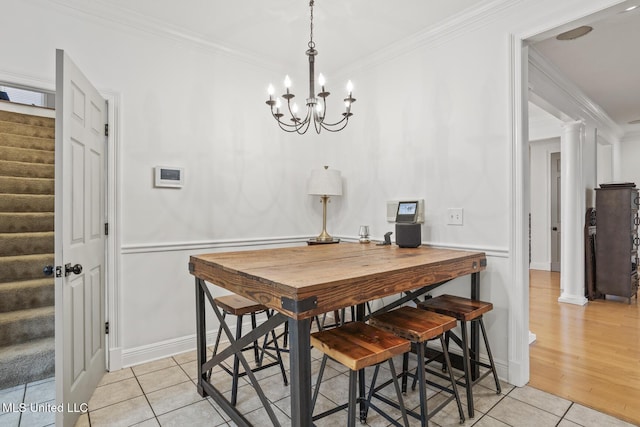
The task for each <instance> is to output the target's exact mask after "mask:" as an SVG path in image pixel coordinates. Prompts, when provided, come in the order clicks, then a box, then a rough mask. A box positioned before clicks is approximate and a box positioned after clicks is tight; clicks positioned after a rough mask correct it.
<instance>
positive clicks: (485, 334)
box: [479, 317, 502, 394]
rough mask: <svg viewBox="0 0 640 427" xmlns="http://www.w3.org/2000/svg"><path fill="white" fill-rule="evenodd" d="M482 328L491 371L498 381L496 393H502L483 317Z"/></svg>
mask: <svg viewBox="0 0 640 427" xmlns="http://www.w3.org/2000/svg"><path fill="white" fill-rule="evenodd" d="M479 322H480V329H481V330H482V338H483V339H484V346H485V348H486V349H487V356H488V357H489V364H490V365H491V372H493V379H494V381H495V382H496V394H500V393H502V388H501V387H500V380H498V373H497V372H496V364H495V363H493V355H491V347H489V339H488V338H487V331H486V329H485V328H484V322H483V321H482V317H481V318H480V320H479Z"/></svg>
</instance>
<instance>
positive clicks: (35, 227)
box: [0, 212, 54, 233]
mask: <svg viewBox="0 0 640 427" xmlns="http://www.w3.org/2000/svg"><path fill="white" fill-rule="evenodd" d="M53 224H54V214H53V212H0V233H28V232H32V231H33V232H37V231H53V229H54V225H53Z"/></svg>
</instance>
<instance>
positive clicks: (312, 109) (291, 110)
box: [267, 0, 356, 135]
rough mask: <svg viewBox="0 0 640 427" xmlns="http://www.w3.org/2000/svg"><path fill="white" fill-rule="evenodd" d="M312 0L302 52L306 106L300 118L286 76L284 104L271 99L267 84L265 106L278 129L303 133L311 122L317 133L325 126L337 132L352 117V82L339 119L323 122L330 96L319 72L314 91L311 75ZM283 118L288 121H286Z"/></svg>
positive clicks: (312, 44) (313, 45)
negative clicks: (317, 88) (305, 64)
mask: <svg viewBox="0 0 640 427" xmlns="http://www.w3.org/2000/svg"><path fill="white" fill-rule="evenodd" d="M313 3H314V0H311V1H310V2H309V8H310V9H311V19H310V29H311V31H310V35H309V43H308V46H309V49H308V50H307V51H306V55H307V56H308V57H309V98H307V101H306V104H307V109H306V112H304V117H301V115H299V114H298V112H299V108H298V104H296V103H295V102H293V101H292V100H293V98H294V97H295V95H294V94H293V93H291V92H290V88H291V79H290V78H289V76H288V75H287V76H286V77H285V78H284V87H285V89H286V93H284V94H282V98H284V99H285V102H286V105H285V106H284V108H283V102H282V101H281V100H280V98H279V97H277V98H276V99H273V94H274V91H275V90H274V88H273V85H271V84H270V85H269V88H268V90H267V92H268V94H269V100H268V101H267V105H269V107H271V115H272V116H273V118H274V119H276V121H277V122H278V126H280V129H282V130H284V131H286V132H297V133H299V134H300V135H302V134H304V133H306V132H307V130H308V129H309V127H310V125H311V123H312V122H313V127H314V129H315V130H316V132H317V133H320V131H321V130H322V129H326V130H328V131H329V132H338V131H340V130H342V129H344V128H345V126H347V123H349V117H351V116H353V113H351V104H353V103H354V102H355V101H356V100H355V98H353V96H351V92H352V91H353V84H352V83H351V80H349V81H348V82H347V97H346V98H344V106H345V110H344V113H342V119H341V120H339V121H337V122H335V123H328V122H326V121H325V112H326V106H327V104H326V100H327V97H328V96H329V95H330V93H329V92H327V91H326V90H325V88H324V84H325V79H324V76H323V75H322V73H320V75H319V76H318V84H319V85H320V92H319V93H318V94H317V95H316V94H315V76H314V64H315V56H316V55H317V54H318V51H317V50H316V49H315V47H316V44H315V42H314V41H313ZM282 111H284V112H285V113H288V118H285V119H283V117H284V115H285V114H284V113H283V112H282ZM287 120H288V121H290V122H291V123H287Z"/></svg>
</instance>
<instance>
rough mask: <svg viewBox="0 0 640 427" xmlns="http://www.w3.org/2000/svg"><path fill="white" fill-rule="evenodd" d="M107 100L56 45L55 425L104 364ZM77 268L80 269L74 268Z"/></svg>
mask: <svg viewBox="0 0 640 427" xmlns="http://www.w3.org/2000/svg"><path fill="white" fill-rule="evenodd" d="M106 123H107V102H106V101H105V100H104V99H103V98H102V96H100V94H99V93H98V91H97V90H96V89H95V88H94V87H93V85H92V84H91V83H90V82H89V80H87V78H86V77H85V76H84V75H83V74H82V72H81V71H80V70H79V69H78V68H77V67H76V66H75V64H74V63H73V62H72V61H71V60H70V58H69V57H68V56H67V55H66V54H65V52H64V51H62V50H57V51H56V146H55V150H56V154H55V155H56V164H55V170H56V180H55V182H56V196H55V200H56V201H55V236H56V237H55V239H56V253H55V258H56V265H58V266H62V277H60V278H56V302H55V304H56V320H55V322H56V330H55V341H56V401H57V404H58V405H63V406H62V407H63V408H64V412H61V413H58V414H57V415H56V416H57V418H56V425H57V426H73V425H74V424H75V422H76V420H77V418H78V417H79V416H80V410H81V409H83V408H84V406H83V404H86V403H88V402H89V399H90V398H91V395H92V394H93V391H94V390H95V388H96V386H97V384H98V382H99V381H100V379H101V378H102V376H103V375H104V373H105V371H106V363H105V343H106V340H105V330H104V322H105V320H104V319H105V315H104V313H105V295H104V293H105V236H104V222H105V221H104V218H105V215H104V212H105V192H104V189H105V182H104V170H105V159H106V144H107V138H106V136H105V124H106ZM74 270H75V271H74Z"/></svg>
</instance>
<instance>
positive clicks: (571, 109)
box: [528, 46, 624, 140]
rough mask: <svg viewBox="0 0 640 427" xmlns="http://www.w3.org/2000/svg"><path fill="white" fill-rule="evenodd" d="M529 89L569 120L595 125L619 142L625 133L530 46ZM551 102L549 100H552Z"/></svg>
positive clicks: (601, 131) (600, 108)
mask: <svg viewBox="0 0 640 427" xmlns="http://www.w3.org/2000/svg"><path fill="white" fill-rule="evenodd" d="M528 63H529V88H530V90H531V91H532V92H534V93H535V94H536V95H537V96H539V97H541V98H542V99H544V100H545V101H547V102H549V103H550V104H552V105H553V106H554V107H556V108H558V109H559V110H560V111H562V112H563V113H564V114H566V115H567V116H569V117H571V119H574V120H578V119H587V120H589V121H591V122H594V123H595V125H596V127H597V128H598V130H599V132H600V133H602V134H604V135H607V136H610V137H612V138H611V139H613V140H620V139H621V138H622V137H623V136H624V131H623V130H622V128H620V126H618V124H616V123H615V122H614V121H613V120H612V119H611V117H609V115H608V114H607V113H606V112H605V111H604V110H603V109H602V107H600V106H599V105H598V104H596V103H595V102H594V101H593V100H591V98H589V97H588V96H587V95H586V94H585V93H584V92H583V91H582V90H581V89H580V88H579V87H578V86H576V84H575V83H573V82H572V81H571V80H570V79H569V78H567V77H566V76H565V75H564V74H563V73H562V72H561V71H560V70H559V69H558V68H557V67H556V66H555V65H553V64H552V63H551V62H550V61H549V60H547V59H546V58H545V57H544V56H543V55H542V54H541V53H540V52H538V51H537V50H536V49H535V48H534V47H532V46H529V61H528ZM551 98H552V99H551Z"/></svg>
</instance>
